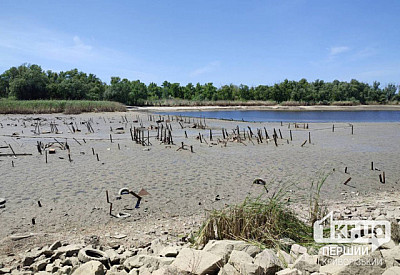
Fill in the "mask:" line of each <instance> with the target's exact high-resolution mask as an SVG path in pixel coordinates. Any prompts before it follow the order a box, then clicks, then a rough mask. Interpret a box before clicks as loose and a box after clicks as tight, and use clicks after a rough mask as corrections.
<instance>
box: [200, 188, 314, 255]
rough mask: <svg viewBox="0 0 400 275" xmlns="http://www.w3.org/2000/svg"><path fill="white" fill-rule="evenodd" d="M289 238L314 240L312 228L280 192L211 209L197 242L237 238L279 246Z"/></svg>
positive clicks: (301, 241)
mask: <svg viewBox="0 0 400 275" xmlns="http://www.w3.org/2000/svg"><path fill="white" fill-rule="evenodd" d="M287 238H289V239H292V240H293V241H295V242H296V243H300V244H306V243H311V242H312V228H311V226H309V225H307V224H306V223H305V222H303V221H301V220H300V219H299V218H297V216H296V214H295V213H293V212H292V211H291V210H290V209H289V208H288V207H287V206H286V204H285V203H284V202H283V200H282V196H281V194H279V193H278V194H274V195H273V196H272V197H270V198H267V199H261V197H259V198H256V199H249V198H248V199H246V200H245V201H244V202H243V203H242V204H239V205H233V206H228V207H226V208H224V209H222V210H213V211H211V212H210V213H209V215H208V218H207V220H206V221H205V223H204V224H203V225H202V227H201V229H200V231H199V232H198V235H197V236H196V238H195V244H197V245H204V244H206V243H207V242H208V241H209V240H222V239H235V240H245V241H248V242H251V243H256V244H259V245H260V246H262V247H277V246H280V241H279V240H281V239H287Z"/></svg>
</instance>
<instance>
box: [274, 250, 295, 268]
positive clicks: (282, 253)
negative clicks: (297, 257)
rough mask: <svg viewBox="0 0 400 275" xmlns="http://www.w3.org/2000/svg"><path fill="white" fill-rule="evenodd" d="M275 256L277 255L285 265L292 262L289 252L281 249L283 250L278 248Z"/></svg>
mask: <svg viewBox="0 0 400 275" xmlns="http://www.w3.org/2000/svg"><path fill="white" fill-rule="evenodd" d="M276 256H278V258H279V260H280V261H281V262H282V263H283V264H284V265H285V266H287V265H288V264H292V263H293V262H294V259H293V256H291V255H290V254H289V253H287V252H285V251H283V250H279V251H278V252H277V253H276Z"/></svg>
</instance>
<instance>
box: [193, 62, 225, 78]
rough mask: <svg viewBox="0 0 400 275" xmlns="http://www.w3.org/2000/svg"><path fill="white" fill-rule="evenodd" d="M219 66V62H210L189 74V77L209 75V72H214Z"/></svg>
mask: <svg viewBox="0 0 400 275" xmlns="http://www.w3.org/2000/svg"><path fill="white" fill-rule="evenodd" d="M220 64H221V62H219V61H213V62H210V63H208V64H207V65H206V66H203V67H200V68H197V69H196V70H194V71H192V72H191V73H190V74H189V76H190V77H195V76H199V75H203V74H206V73H211V72H213V71H215V70H216V69H217V68H218V67H219V66H220Z"/></svg>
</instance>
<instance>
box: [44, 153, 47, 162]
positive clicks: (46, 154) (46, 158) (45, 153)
mask: <svg viewBox="0 0 400 275" xmlns="http://www.w3.org/2000/svg"><path fill="white" fill-rule="evenodd" d="M44 154H45V156H46V163H47V151H44Z"/></svg>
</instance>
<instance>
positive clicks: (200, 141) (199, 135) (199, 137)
mask: <svg viewBox="0 0 400 275" xmlns="http://www.w3.org/2000/svg"><path fill="white" fill-rule="evenodd" d="M199 139H200V143H203V141H202V140H201V134H200V133H199Z"/></svg>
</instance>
